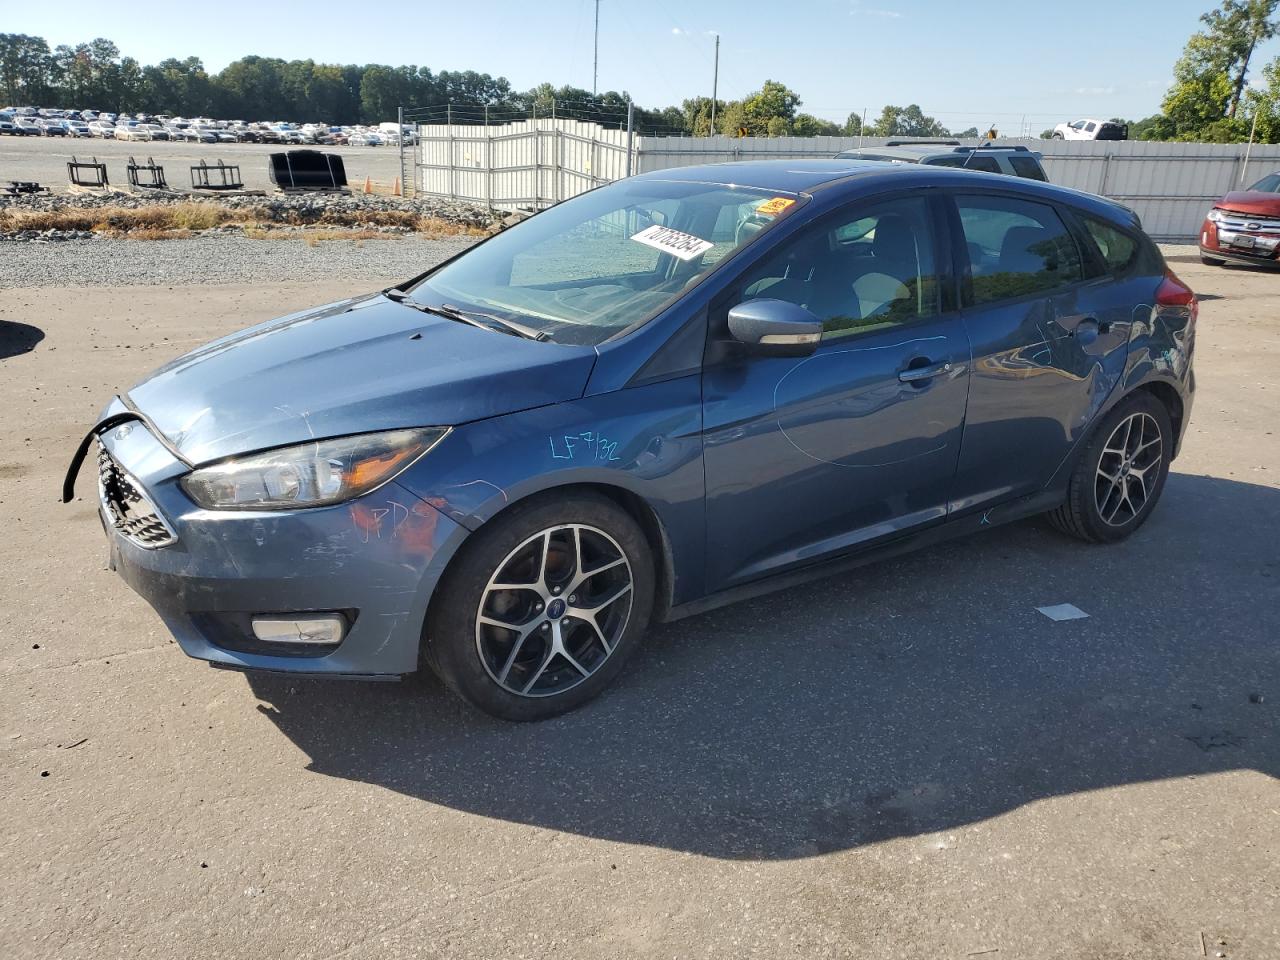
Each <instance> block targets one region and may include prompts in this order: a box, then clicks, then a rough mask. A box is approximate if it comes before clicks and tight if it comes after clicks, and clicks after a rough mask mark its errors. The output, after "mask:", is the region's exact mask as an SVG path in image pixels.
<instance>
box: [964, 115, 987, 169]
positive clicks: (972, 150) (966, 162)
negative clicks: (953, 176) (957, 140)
mask: <svg viewBox="0 0 1280 960" xmlns="http://www.w3.org/2000/svg"><path fill="white" fill-rule="evenodd" d="M995 128H996V125H995V124H994V123H993V124H992V125H991V126H989V127H987V133H991V131H993V130H995ZM994 142H995V141H994V140H993V139H992V138H991V137H987V138H986V139H985V140H984V141H983V142H982V143H980V144H978V145H977V146H976V147H970V148H969V155H968V156H967V157H965V158H964V163H962V164H960V169H961V170H963V169H965V168H966V167H968V166H969V161H970V160H972V159H973V155H974V154H975V153H977V152H978V151H979V150H981V149H982V148H983V147H989V146H991V144H992V143H994Z"/></svg>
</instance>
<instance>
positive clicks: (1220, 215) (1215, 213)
mask: <svg viewBox="0 0 1280 960" xmlns="http://www.w3.org/2000/svg"><path fill="white" fill-rule="evenodd" d="M1208 219H1210V220H1212V221H1213V222H1214V223H1217V222H1218V221H1220V220H1225V219H1227V214H1226V211H1224V210H1219V209H1218V208H1217V207H1214V208H1213V209H1212V210H1210V211H1209V214H1208Z"/></svg>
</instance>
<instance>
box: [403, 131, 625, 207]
mask: <svg viewBox="0 0 1280 960" xmlns="http://www.w3.org/2000/svg"><path fill="white" fill-rule="evenodd" d="M417 129H418V147H417V153H416V160H415V163H416V166H417V171H418V176H417V184H418V189H419V191H420V192H421V193H423V194H432V195H435V196H443V197H450V198H453V199H458V200H468V201H472V202H476V203H483V204H486V205H488V206H493V207H497V208H502V209H516V208H536V207H544V206H549V205H550V204H553V203H557V202H559V201H561V200H564V199H567V198H568V197H572V196H575V195H576V194H579V193H582V192H583V191H585V190H590V189H591V188H592V187H596V186H599V185H600V184H601V183H608V182H610V181H612V180H619V179H621V178H622V177H625V176H627V174H628V172H629V165H628V162H627V139H628V138H627V132H626V131H625V130H615V129H610V128H607V127H603V126H601V125H599V124H595V123H586V122H582V121H577V120H563V119H552V118H544V119H541V120H521V121H518V122H516V123H505V124H501V125H491V126H479V125H462V124H421V125H419V126H418V128H417Z"/></svg>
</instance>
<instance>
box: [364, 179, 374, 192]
mask: <svg viewBox="0 0 1280 960" xmlns="http://www.w3.org/2000/svg"><path fill="white" fill-rule="evenodd" d="M364 192H365V193H373V182H372V181H371V180H370V179H369V178H368V177H365V178H364Z"/></svg>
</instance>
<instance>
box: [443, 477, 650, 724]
mask: <svg viewBox="0 0 1280 960" xmlns="http://www.w3.org/2000/svg"><path fill="white" fill-rule="evenodd" d="M654 580H655V577H654V569H653V556H652V551H651V550H650V548H649V544H648V541H647V540H646V539H645V535H644V532H643V531H642V530H641V529H640V527H639V525H638V524H637V523H636V522H635V520H634V519H632V517H631V516H630V514H628V513H627V512H626V511H625V510H623V509H622V508H621V507H619V506H618V505H617V504H616V503H614V502H613V501H611V500H608V499H607V498H605V497H601V496H597V495H595V494H589V493H588V494H578V495H571V496H568V497H553V496H552V495H547V496H546V497H542V498H537V499H534V500H531V501H529V502H528V503H525V504H518V505H516V506H515V507H513V508H512V509H511V510H510V511H509V512H508V513H506V514H503V515H502V516H500V517H498V518H497V519H495V520H494V521H492V522H491V523H490V524H489V525H487V526H485V527H483V528H482V529H481V530H480V531H479V532H478V533H477V534H476V535H475V537H474V538H473V539H472V540H471V541H470V542H468V543H467V544H466V545H465V546H464V547H463V552H462V553H461V554H460V555H459V557H458V559H457V560H456V561H455V562H454V563H453V565H452V566H451V567H450V568H449V570H448V571H447V572H446V574H445V576H444V577H443V578H442V579H441V582H440V584H439V586H438V587H437V588H436V589H437V594H436V596H437V598H438V599H437V600H436V601H434V602H433V604H432V609H431V613H430V615H429V616H428V620H427V628H426V635H425V637H424V638H423V639H424V643H425V648H426V657H427V662H428V663H429V664H430V666H431V667H432V669H433V670H435V672H436V673H437V674H439V676H440V678H441V679H442V680H443V681H444V682H445V684H446V685H447V686H448V687H449V688H450V689H451V690H453V691H454V692H455V693H457V694H458V695H459V696H461V697H462V698H463V699H464V700H466V701H467V702H468V703H470V704H472V705H473V706H475V707H478V708H479V709H481V710H483V711H484V712H486V713H489V714H491V715H493V716H495V717H500V718H502V719H504V720H516V721H531V720H545V719H547V718H549V717H554V716H557V715H558V714H561V713H564V712H566V711H568V710H572V709H574V708H575V707H578V706H580V705H582V704H583V703H586V702H587V701H588V700H590V699H592V698H593V697H595V696H597V695H598V694H599V693H600V692H601V691H603V690H604V688H605V687H607V686H608V685H609V684H610V683H611V682H612V681H613V680H614V678H615V677H617V675H618V674H619V673H620V672H621V671H622V668H623V667H624V666H625V664H626V660H627V659H628V658H629V657H630V656H631V654H632V653H633V652H634V650H635V648H636V647H637V646H638V645H639V642H640V638H641V636H642V635H643V634H644V631H645V629H646V627H647V626H648V621H649V614H650V612H651V610H652V607H653V595H654Z"/></svg>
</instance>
